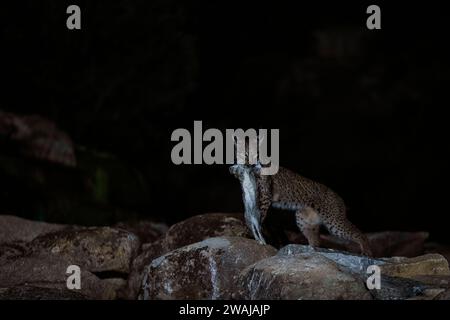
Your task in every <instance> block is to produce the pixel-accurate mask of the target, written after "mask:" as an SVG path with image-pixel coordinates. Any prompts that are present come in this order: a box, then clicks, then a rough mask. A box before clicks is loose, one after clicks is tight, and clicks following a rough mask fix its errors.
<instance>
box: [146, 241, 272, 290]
mask: <svg viewBox="0 0 450 320" xmlns="http://www.w3.org/2000/svg"><path fill="white" fill-rule="evenodd" d="M275 253H276V249H275V248H273V247H271V246H262V245H260V244H258V243H257V242H256V241H254V240H251V239H246V238H240V237H216V238H209V239H206V240H204V241H201V242H197V243H195V244H191V245H188V246H185V247H182V248H179V249H176V250H174V251H171V252H169V253H167V254H165V255H163V256H161V257H159V258H157V259H155V260H153V261H152V262H151V264H150V265H149V266H148V267H147V268H146V270H145V271H144V277H143V285H142V289H141V292H140V296H139V297H140V299H231V298H233V295H234V293H236V292H237V290H238V277H239V273H240V271H241V270H243V269H244V268H245V267H246V266H248V265H250V264H253V263H255V262H256V261H259V260H261V259H264V258H267V257H269V256H272V255H274V254H275Z"/></svg>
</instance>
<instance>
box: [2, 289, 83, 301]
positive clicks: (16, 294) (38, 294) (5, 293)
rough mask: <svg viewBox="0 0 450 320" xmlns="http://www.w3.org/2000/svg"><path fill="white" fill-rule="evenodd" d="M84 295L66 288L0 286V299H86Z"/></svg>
mask: <svg viewBox="0 0 450 320" xmlns="http://www.w3.org/2000/svg"><path fill="white" fill-rule="evenodd" d="M87 299H89V298H88V297H86V296H85V295H83V294H81V293H79V292H77V291H75V290H68V289H60V288H42V287H32V286H20V287H11V288H0V300H87Z"/></svg>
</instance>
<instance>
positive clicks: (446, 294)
mask: <svg viewBox="0 0 450 320" xmlns="http://www.w3.org/2000/svg"><path fill="white" fill-rule="evenodd" d="M434 299H435V300H450V289H447V290H444V291H443V292H441V293H440V294H438V295H437V296H436V297H435V298H434Z"/></svg>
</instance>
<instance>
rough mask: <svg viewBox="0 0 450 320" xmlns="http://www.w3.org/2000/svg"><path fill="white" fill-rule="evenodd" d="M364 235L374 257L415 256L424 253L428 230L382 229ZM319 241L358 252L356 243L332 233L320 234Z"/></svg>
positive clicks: (332, 247) (339, 248)
mask: <svg viewBox="0 0 450 320" xmlns="http://www.w3.org/2000/svg"><path fill="white" fill-rule="evenodd" d="M366 236H367V239H368V241H369V244H370V247H371V249H372V252H373V256H374V257H392V256H402V257H416V256H418V255H421V254H423V253H424V245H425V241H426V240H427V239H428V236H429V234H428V232H403V231H384V232H374V233H367V234H366ZM321 243H322V246H323V247H326V248H331V249H337V250H342V251H348V252H352V253H358V252H359V246H358V245H357V244H356V243H353V242H349V241H345V240H342V239H340V238H337V237H335V236H332V235H321Z"/></svg>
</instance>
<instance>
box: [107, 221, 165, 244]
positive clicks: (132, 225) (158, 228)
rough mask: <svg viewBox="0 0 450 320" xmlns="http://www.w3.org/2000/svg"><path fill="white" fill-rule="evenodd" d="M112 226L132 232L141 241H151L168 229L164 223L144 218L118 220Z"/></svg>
mask: <svg viewBox="0 0 450 320" xmlns="http://www.w3.org/2000/svg"><path fill="white" fill-rule="evenodd" d="M114 227H115V228H119V229H123V230H126V231H129V232H131V233H134V234H135V235H137V236H138V238H139V240H140V242H141V243H152V242H154V241H156V240H158V239H159V238H161V237H162V236H163V235H165V233H166V232H167V230H168V229H169V227H168V226H167V225H166V224H165V223H158V222H153V221H145V220H143V221H131V222H119V223H118V224H116V225H115V226H114Z"/></svg>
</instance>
